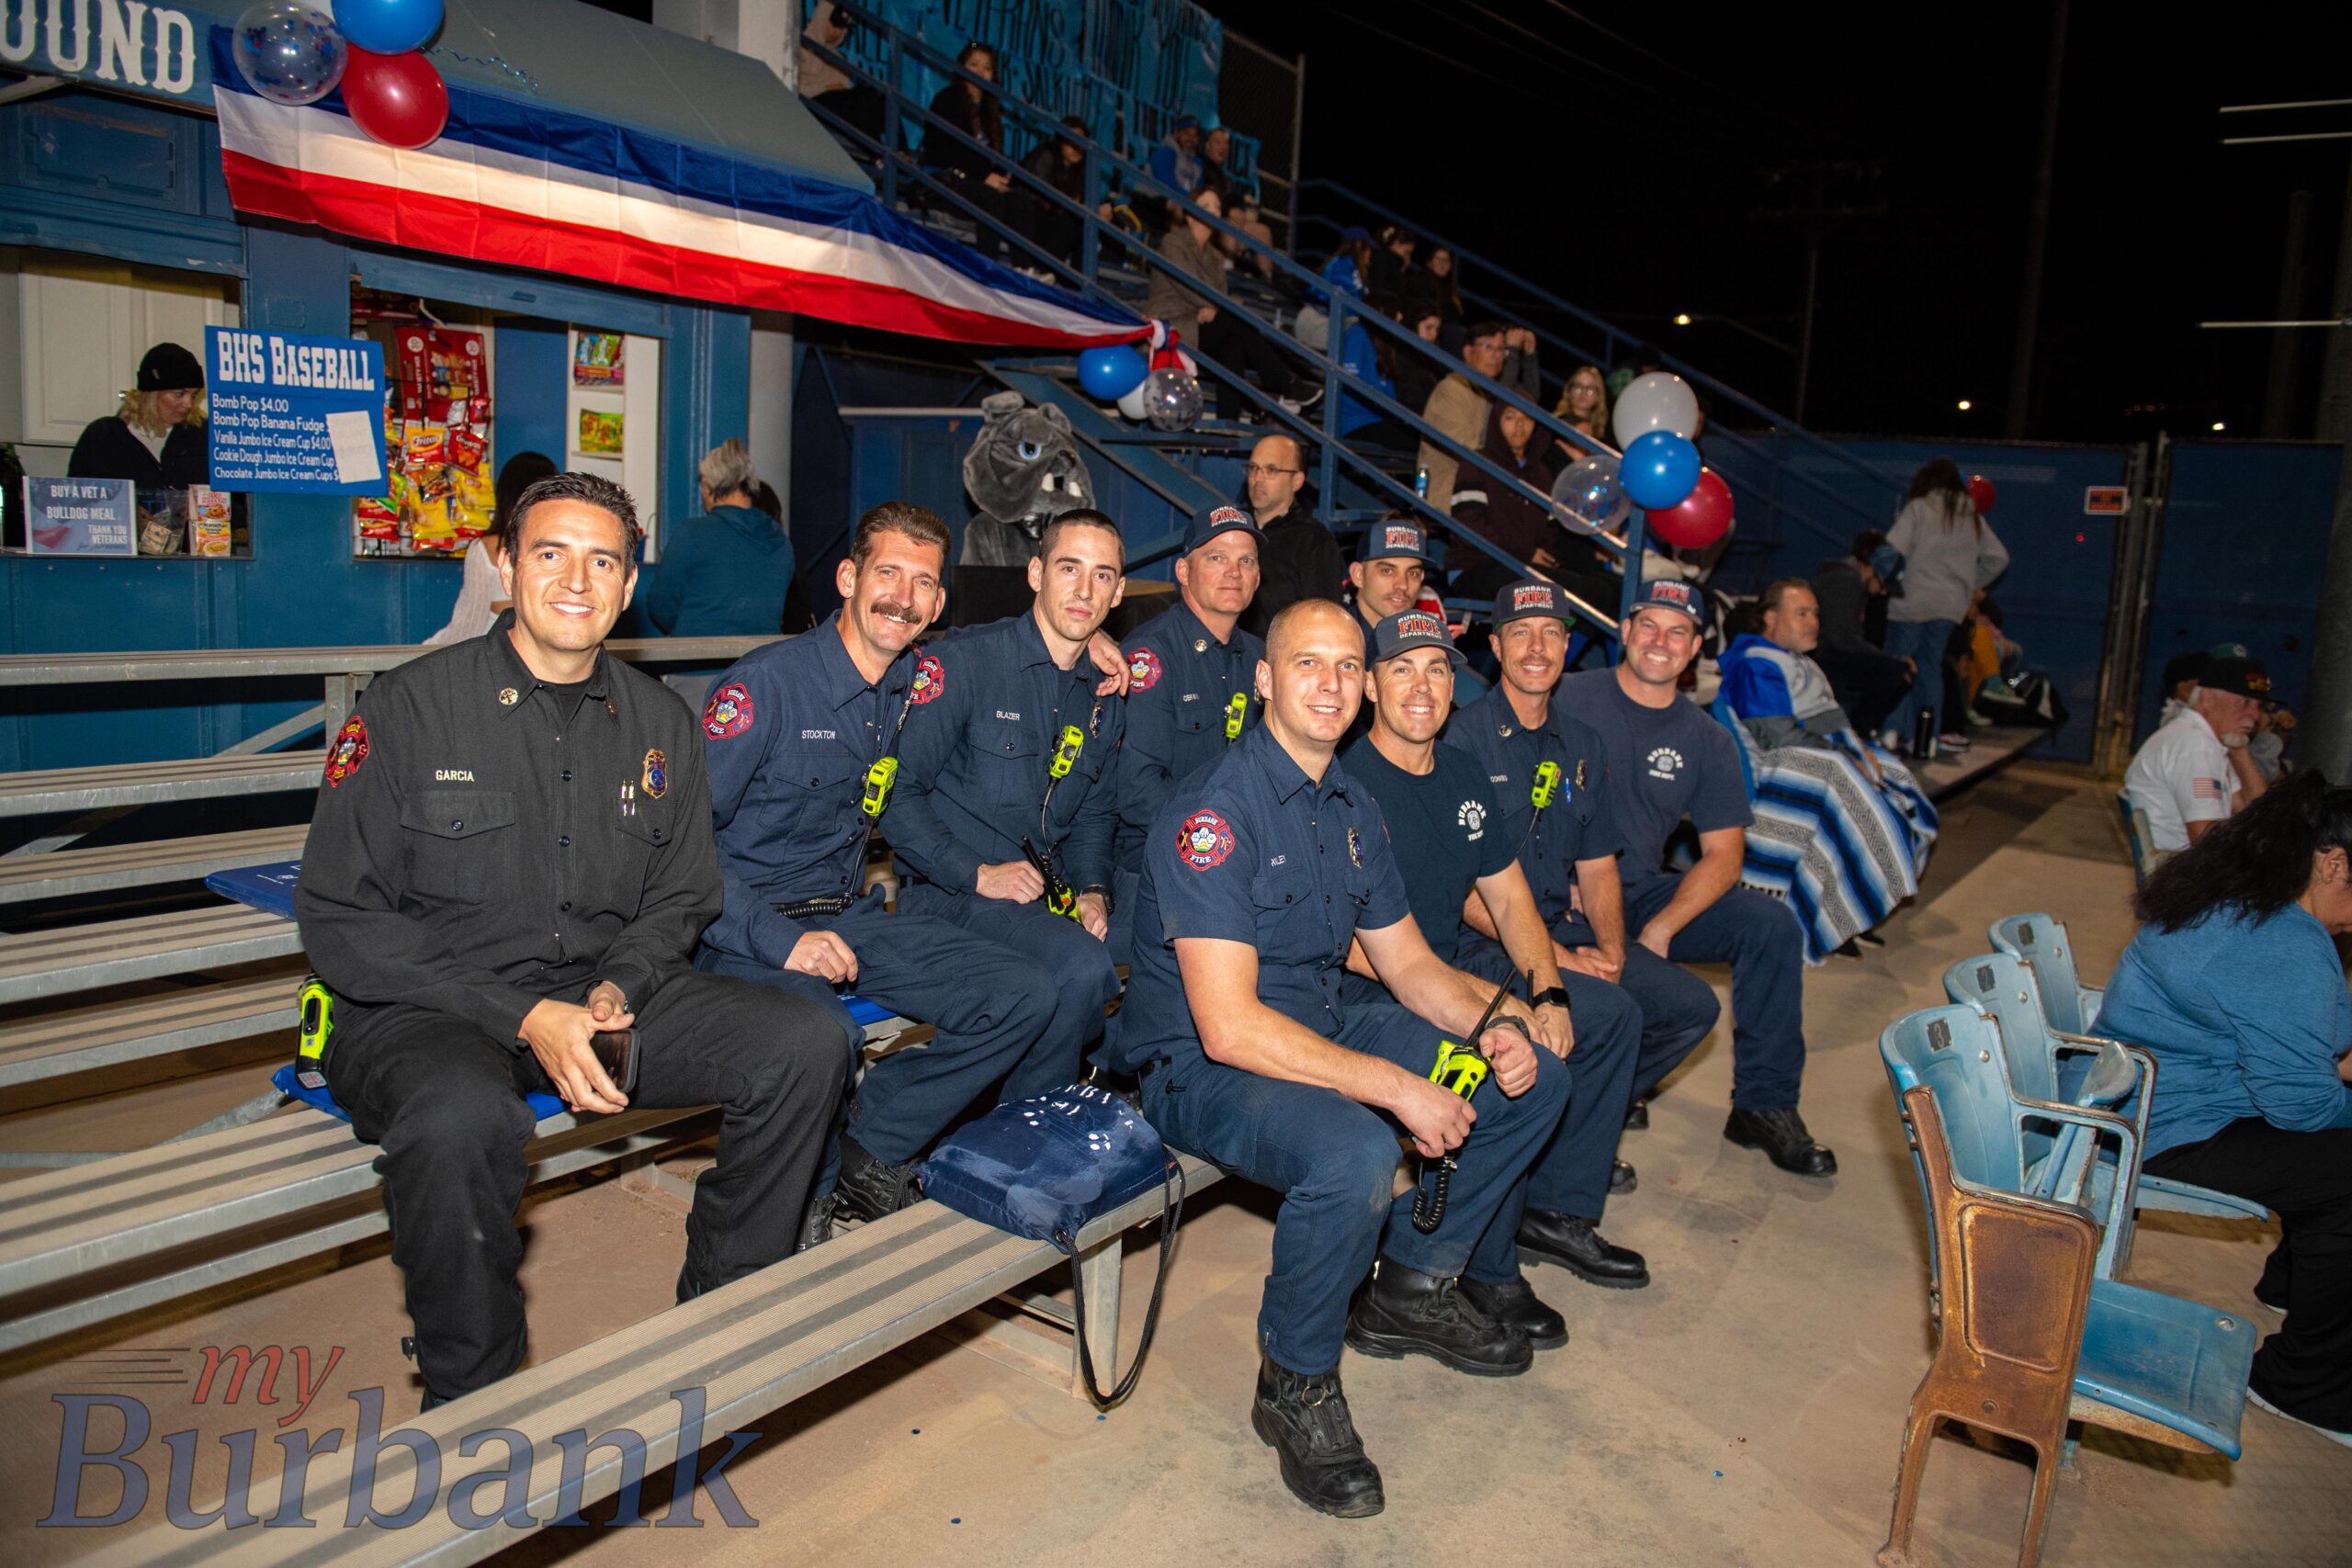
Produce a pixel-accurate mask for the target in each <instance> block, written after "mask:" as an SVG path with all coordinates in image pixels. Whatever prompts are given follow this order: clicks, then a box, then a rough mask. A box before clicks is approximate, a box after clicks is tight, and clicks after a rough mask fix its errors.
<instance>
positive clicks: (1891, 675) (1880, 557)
mask: <svg viewBox="0 0 2352 1568" xmlns="http://www.w3.org/2000/svg"><path fill="white" fill-rule="evenodd" d="M1902 570H1903V555H1902V552H1901V551H1899V550H1897V549H1895V547H1894V546H1892V545H1890V544H1888V543H1887V542H1886V536H1885V535H1883V534H1882V533H1880V532H1879V531H1878V530H1877V529H1875V528H1865V529H1863V530H1862V531H1861V532H1860V533H1859V534H1857V535H1855V536H1854V543H1853V546H1852V547H1851V548H1849V549H1848V550H1847V552H1846V553H1845V554H1844V555H1842V556H1832V557H1830V558H1828V559H1826V560H1825V561H1823V562H1822V563H1821V565H1820V566H1819V567H1818V568H1816V569H1815V571H1814V574H1813V581H1812V583H1811V586H1812V589H1813V596H1814V599H1815V603H1816V604H1819V606H1820V610H1821V640H1820V642H1819V643H1818V644H1817V645H1816V646H1815V649H1814V650H1813V660H1814V662H1815V664H1818V665H1820V666H1821V672H1822V673H1823V674H1824V675H1826V676H1827V677H1828V678H1829V686H1830V690H1832V691H1833V692H1835V693H1837V694H1838V706H1840V707H1842V708H1844V709H1845V710H1846V712H1847V714H1848V716H1850V717H1851V718H1852V719H1853V721H1854V728H1856V729H1858V730H1860V732H1861V733H1862V734H1864V735H1876V734H1878V733H1879V732H1880V731H1881V730H1883V729H1884V728H1886V716H1887V715H1888V714H1890V713H1893V712H1894V705H1895V704H1896V703H1899V702H1901V701H1902V700H1903V694H1904V693H1905V692H1907V691H1909V690H1910V689H1911V678H1912V676H1913V675H1915V674H1916V673H1917V669H1918V666H1917V660H1910V659H1897V658H1895V657H1894V655H1893V654H1891V653H1889V652H1887V651H1886V650H1885V649H1883V648H1881V647H1879V646H1878V644H1876V643H1874V642H1872V641H1871V639H1870V634H1869V633H1868V631H1867V630H1866V629H1865V627H1866V626H1867V623H1868V611H1869V607H1870V602H1871V599H1872V598H1874V597H1882V596H1883V595H1885V594H1887V593H1890V592H1898V593H1899V592H1902V585H1901V581H1900V577H1901V573H1902Z"/></svg>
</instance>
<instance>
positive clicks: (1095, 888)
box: [1078, 882, 1111, 915]
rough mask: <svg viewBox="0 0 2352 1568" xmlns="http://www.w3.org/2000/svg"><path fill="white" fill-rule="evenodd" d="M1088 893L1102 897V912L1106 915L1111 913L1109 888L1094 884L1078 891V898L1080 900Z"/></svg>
mask: <svg viewBox="0 0 2352 1568" xmlns="http://www.w3.org/2000/svg"><path fill="white" fill-rule="evenodd" d="M1089 893H1100V894H1101V895H1103V913H1104V914H1106V915H1107V914H1109V913H1110V912H1111V890H1110V889H1109V888H1107V887H1105V886H1103V885H1102V884H1101V883H1099V882H1096V883H1092V884H1090V885H1089V886H1084V887H1081V888H1080V889H1079V890H1078V896H1079V897H1081V898H1083V897H1086V896H1087V895H1088V894H1089Z"/></svg>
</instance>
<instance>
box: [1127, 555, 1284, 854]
mask: <svg viewBox="0 0 2352 1568" xmlns="http://www.w3.org/2000/svg"><path fill="white" fill-rule="evenodd" d="M1119 651H1120V652H1122V653H1124V654H1125V655H1126V656H1127V741H1126V744H1125V746H1124V747H1123V748H1121V749H1120V751H1119V774H1118V796H1119V828H1118V833H1117V836H1116V838H1115V840H1114V849H1113V855H1112V859H1113V860H1114V862H1115V863H1117V865H1118V866H1119V867H1120V868H1121V869H1122V870H1125V871H1132V872H1137V873H1140V872H1141V871H1142V870H1143V844H1144V835H1145V834H1147V833H1148V832H1149V831H1150V829H1151V822H1152V818H1155V817H1157V816H1159V808H1160V807H1162V806H1164V805H1166V804H1167V801H1168V794H1169V791H1170V790H1172V789H1174V788H1175V787H1176V783H1177V781H1178V780H1180V779H1182V778H1183V777H1184V776H1185V775H1186V774H1187V773H1193V772H1194V771H1196V770H1198V769H1200V768H1204V767H1205V766H1207V765H1208V764H1209V763H1211V762H1213V761H1216V759H1217V758H1218V757H1219V756H1221V755H1222V754H1223V753H1224V751H1225V749H1226V746H1227V735H1226V715H1227V711H1228V707H1229V705H1230V704H1231V703H1232V701H1233V699H1234V698H1235V697H1237V696H1238V697H1239V698H1240V699H1241V700H1242V710H1241V718H1242V725H1243V727H1244V728H1245V729H1246V728H1247V727H1249V726H1250V725H1253V724H1255V723H1256V722H1257V721H1258V717H1259V707H1260V704H1259V701H1258V694H1257V679H1258V661H1259V660H1261V659H1263V658H1265V656H1266V645H1265V644H1264V643H1262V642H1261V641H1259V640H1258V639H1257V638H1256V637H1252V636H1251V635H1250V633H1248V632H1245V631H1243V630H1242V629H1241V628H1240V627H1239V626H1236V627H1234V629H1233V637H1232V640H1231V641H1229V642H1219V641H1217V640H1216V637H1214V636H1212V635H1210V632H1209V629H1208V627H1206V626H1203V625H1202V624H1201V619H1200V617H1199V616H1198V615H1193V612H1192V610H1191V608H1190V607H1189V606H1187V605H1186V604H1185V603H1184V601H1183V600H1182V598H1179V599H1178V600H1177V601H1176V603H1174V604H1170V606H1169V607H1168V608H1167V609H1165V610H1163V611H1161V612H1160V613H1159V615H1154V616H1153V617H1152V618H1151V619H1150V620H1148V621H1146V622H1145V623H1144V624H1143V625H1142V626H1137V627H1136V629H1135V630H1134V631H1133V632H1131V633H1129V634H1128V636H1127V640H1126V641H1125V642H1124V643H1122V644H1121V645H1120V648H1119ZM1237 739H1238V737H1237Z"/></svg>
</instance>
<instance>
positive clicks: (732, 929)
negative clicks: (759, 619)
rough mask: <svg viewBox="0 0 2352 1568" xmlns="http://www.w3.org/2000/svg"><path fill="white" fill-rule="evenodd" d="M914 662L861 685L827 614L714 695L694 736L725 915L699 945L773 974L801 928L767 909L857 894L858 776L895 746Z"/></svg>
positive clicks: (734, 669)
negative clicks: (706, 778)
mask: <svg viewBox="0 0 2352 1568" xmlns="http://www.w3.org/2000/svg"><path fill="white" fill-rule="evenodd" d="M920 653H921V650H920V649H915V650H910V652H908V653H905V654H901V655H900V656H899V658H898V659H897V660H893V661H892V663H891V665H890V667H889V669H888V670H886V671H883V672H882V679H881V680H880V681H879V682H868V681H867V680H866V678H865V675H864V674H863V673H861V672H860V671H859V670H858V668H857V665H856V664H855V663H854V662H853V661H852V660H851V659H850V656H849V648H848V646H847V645H846V644H844V643H843V642H842V628H841V614H840V612H838V611H836V612H835V613H834V614H833V615H832V616H831V618H830V619H828V620H827V621H826V622H825V624H824V625H823V626H819V627H818V628H817V629H816V630H815V631H812V632H808V633H805V634H803V635H802V636H799V637H791V638H788V639H786V641H783V642H772V643H769V644H768V645H767V646H766V647H764V648H758V649H752V651H751V652H750V653H747V654H745V655H744V656H743V657H742V658H741V660H737V661H736V663H735V664H733V665H732V666H731V667H729V669H728V670H727V671H726V672H725V673H724V674H722V675H720V676H719V677H718V680H717V681H715V682H712V683H711V688H710V698H709V701H708V702H707V703H706V704H705V705H703V711H702V732H703V744H704V747H705V750H706V751H707V754H708V757H709V761H710V819H711V826H712V827H713V828H714V829H717V832H718V863H719V869H720V870H721V871H722V872H724V873H725V874H726V879H727V905H726V908H725V909H724V910H723V911H722V912H721V913H720V915H719V917H718V920H717V921H716V922H715V923H714V924H713V925H712V926H711V928H710V930H709V931H707V932H705V933H704V935H703V941H704V942H707V943H708V944H709V945H711V946H712V947H715V948H717V949H718V950H719V951H720V952H721V953H734V954H736V955H737V956H738V957H741V958H750V959H754V960H756V961H758V962H759V963H762V964H769V965H772V966H774V967H775V968H779V969H780V968H782V967H783V966H784V961H785V960H786V958H788V957H790V956H791V953H792V948H793V944H794V943H795V942H798V941H799V940H800V938H801V936H802V934H803V933H804V931H806V928H805V927H803V926H802V925H801V924H800V922H799V921H797V920H789V919H785V917H783V916H782V915H779V914H777V913H776V912H775V905H778V904H797V903H800V902H802V901H803V900H805V899H809V898H836V897H842V895H844V894H847V895H851V896H853V897H854V896H855V895H856V894H857V893H858V892H859V891H861V890H862V889H863V887H864V886H865V867H864V866H863V865H861V864H860V862H861V861H862V860H863V859H864V858H865V841H866V818H865V813H864V812H863V811H861V810H860V809H859V808H858V802H859V800H860V798H861V797H862V796H863V795H864V794H865V771H866V769H867V768H869V767H871V766H872V765H873V764H874V762H875V761H877V760H878V759H880V758H882V757H886V756H888V755H889V753H890V750H891V747H892V745H893V744H894V743H895V741H896V739H897V735H898V730H899V718H900V716H901V715H903V714H905V713H907V712H908V711H909V707H908V688H909V686H910V683H911V682H913V680H914V671H915V660H916V659H917V658H918V657H920Z"/></svg>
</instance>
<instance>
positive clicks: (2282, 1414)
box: [2245, 1383, 2352, 1449]
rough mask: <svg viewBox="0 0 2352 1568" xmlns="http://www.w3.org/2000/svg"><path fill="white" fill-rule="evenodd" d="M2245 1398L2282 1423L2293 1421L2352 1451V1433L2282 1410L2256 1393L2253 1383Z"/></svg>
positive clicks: (2249, 1386)
mask: <svg viewBox="0 0 2352 1568" xmlns="http://www.w3.org/2000/svg"><path fill="white" fill-rule="evenodd" d="M2245 1397H2246V1401H2247V1403H2249V1404H2259V1405H2260V1406H2262V1408H2264V1409H2265V1410H2267V1411H2268V1412H2270V1414H2272V1415H2273V1416H2278V1418H2279V1419H2280V1420H2282V1421H2292V1422H2293V1423H2294V1424H2295V1425H2296V1426H2298V1427H2310V1428H2311V1429H2312V1431H2314V1432H2317V1433H2318V1434H2319V1435H2320V1436H2321V1437H2323V1438H2326V1439H2327V1440H2328V1441H2329V1442H2331V1443H2335V1444H2337V1445H2339V1446H2341V1447H2344V1448H2347V1449H2352V1432H2339V1431H2337V1430H2336V1429H2335V1427H2323V1426H2321V1425H2320V1424H2319V1423H2318V1422H2316V1421H2306V1420H2304V1419H2303V1418H2302V1417H2301V1416H2292V1415H2290V1414H2288V1413H2287V1412H2286V1411H2284V1410H2281V1409H2279V1408H2278V1406H2277V1405H2275V1404H2271V1403H2270V1402H2269V1401H2268V1400H2267V1399H2265V1398H2263V1397H2262V1395H2260V1394H2259V1393H2256V1392H2255V1391H2254V1385H2253V1384H2252V1383H2248V1384H2246V1385H2245Z"/></svg>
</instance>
